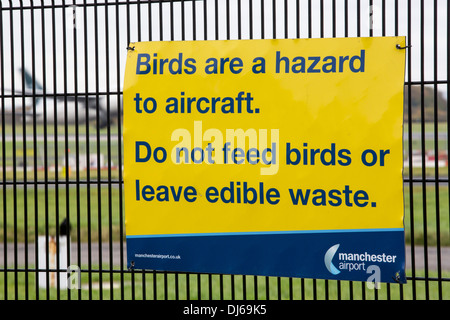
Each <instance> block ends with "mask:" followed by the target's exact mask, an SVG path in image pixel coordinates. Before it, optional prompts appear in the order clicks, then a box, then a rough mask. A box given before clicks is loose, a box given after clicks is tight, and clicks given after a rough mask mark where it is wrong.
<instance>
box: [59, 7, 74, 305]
mask: <svg viewBox="0 0 450 320" xmlns="http://www.w3.org/2000/svg"><path fill="white" fill-rule="evenodd" d="M66 9H67V6H66V1H65V0H64V2H63V8H62V13H61V14H62V25H63V32H62V39H63V86H64V87H63V92H64V159H65V163H64V172H65V177H64V179H65V188H64V191H65V202H66V207H65V217H64V219H65V221H66V226H67V229H66V234H65V238H66V243H67V248H66V255H67V267H68V268H69V266H70V265H72V264H71V256H70V255H71V250H70V249H71V248H70V247H71V242H70V241H71V238H70V231H71V222H70V185H69V178H70V164H69V162H70V159H69V130H68V110H67V93H68V89H67V80H68V74H67V24H66V23H67V21H66ZM72 14H73V12H72ZM73 19H75V17H74V16H73V17H72V24H73V23H74V21H73ZM72 27H73V25H72ZM67 282H68V283H67V287H68V289H67V299H68V300H71V298H72V289H75V288H72V287H71V285H70V283H69V280H67Z"/></svg>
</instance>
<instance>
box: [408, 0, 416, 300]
mask: <svg viewBox="0 0 450 320" xmlns="http://www.w3.org/2000/svg"><path fill="white" fill-rule="evenodd" d="M411 10H412V9H411V0H409V1H408V26H407V28H408V31H407V36H408V40H409V43H411V38H412V37H411V36H412V30H411V25H412V21H411V20H412V19H411ZM407 55H408V64H407V71H408V85H407V88H408V90H407V92H408V159H409V166H408V167H409V216H410V238H411V239H410V242H411V272H412V274H411V276H412V279H411V280H412V295H413V299H415V297H416V282H415V281H416V277H415V272H416V268H415V250H414V247H415V239H414V237H415V234H414V182H413V174H414V172H413V161H412V160H413V157H412V156H413V146H412V131H413V129H412V102H411V98H412V97H411V80H412V75H411V71H412V62H411V50H407Z"/></svg>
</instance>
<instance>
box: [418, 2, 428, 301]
mask: <svg viewBox="0 0 450 320" xmlns="http://www.w3.org/2000/svg"><path fill="white" fill-rule="evenodd" d="M420 107H421V109H420V116H421V119H420V121H421V123H420V124H421V132H420V134H421V149H422V213H423V216H422V217H423V239H424V247H423V250H424V264H425V299H426V300H429V297H430V296H429V279H428V276H429V274H428V230H427V227H428V223H427V221H428V220H427V218H428V217H427V211H428V210H427V183H426V164H425V154H426V145H425V143H426V140H425V139H426V135H425V133H426V128H425V3H424V0H421V1H420Z"/></svg>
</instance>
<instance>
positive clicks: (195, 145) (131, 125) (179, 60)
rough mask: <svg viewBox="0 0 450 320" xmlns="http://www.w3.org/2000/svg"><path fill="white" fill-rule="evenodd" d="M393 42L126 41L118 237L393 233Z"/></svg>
mask: <svg viewBox="0 0 450 320" xmlns="http://www.w3.org/2000/svg"><path fill="white" fill-rule="evenodd" d="M397 44H400V45H401V46H404V45H405V38H404V37H383V38H342V39H294V40H292V39H286V40H236V41H234V40H229V41H183V42H181V41H172V42H143V43H131V44H130V47H133V48H134V49H133V50H129V51H128V57H127V65H126V71H125V84H124V155H125V159H124V180H125V210H126V233H127V236H128V237H137V236H149V235H152V236H155V235H159V236H163V235H195V234H235V233H237V234H242V233H261V232H291V231H293V232H296V231H319V230H367V229H373V230H380V229H382V230H385V229H402V228H403V177H402V167H403V160H402V157H403V152H402V120H403V81H404V61H405V53H404V50H400V49H397V48H396V45H397Z"/></svg>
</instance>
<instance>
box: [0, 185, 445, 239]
mask: <svg viewBox="0 0 450 320" xmlns="http://www.w3.org/2000/svg"><path fill="white" fill-rule="evenodd" d="M448 191H449V190H448V187H447V186H440V187H439V205H438V206H436V189H435V187H434V186H427V187H426V193H425V197H426V199H425V200H426V206H424V205H423V204H424V199H423V197H424V193H423V190H422V186H421V185H416V186H414V188H413V192H412V200H413V202H412V203H413V207H412V208H413V210H412V212H413V221H414V225H413V226H411V210H410V208H411V202H410V197H411V193H410V189H409V187H408V186H406V187H405V189H404V194H405V230H406V241H407V243H410V242H411V230H412V227H413V228H414V243H415V244H416V245H420V244H423V243H424V235H425V231H426V234H427V241H428V245H435V244H436V241H437V234H438V233H437V231H438V230H437V222H439V224H440V230H439V233H440V241H441V245H450V230H449V229H450V228H449V226H450V217H449V207H448V205H449V192H448ZM5 193H6V212H7V215H6V220H5V222H6V230H7V234H6V238H7V241H14V230H15V229H17V239H16V240H17V241H19V242H22V241H24V240H25V235H26V236H27V237H28V242H34V239H35V236H36V234H35V229H36V221H37V232H38V234H39V235H43V234H45V232H46V230H47V228H48V230H49V234H50V235H54V234H56V222H57V221H56V216H57V214H58V221H59V222H61V221H62V220H63V219H64V218H65V217H66V216H68V217H69V220H70V222H71V224H72V233H71V235H72V241H78V237H80V242H86V241H88V239H91V241H98V239H99V237H101V239H102V241H109V236H110V235H111V236H112V239H113V241H118V240H119V239H120V232H119V231H120V225H121V221H123V219H124V218H123V217H121V216H120V215H121V210H120V205H121V203H122V206H123V201H120V190H119V187H118V185H112V186H111V187H108V186H107V185H104V186H102V187H101V188H100V193H99V190H98V188H97V185H96V184H94V185H90V187H89V189H88V187H87V186H81V187H80V188H79V190H78V191H77V188H76V186H75V185H74V186H71V187H69V189H68V190H67V189H66V187H65V186H60V187H59V188H58V190H56V188H55V187H52V188H48V189H47V190H46V189H45V188H44V187H43V186H41V187H38V189H35V188H34V187H33V186H28V188H27V193H26V196H25V190H24V188H23V186H21V187H17V188H16V190H14V188H13V187H12V186H10V187H8V188H7V189H6V190H5ZM35 193H37V197H36V194H35ZM56 193H57V194H58V197H56ZM67 193H68V194H67ZM14 194H15V195H16V196H15V197H14ZM46 194H47V196H46ZM14 198H15V199H16V202H15V201H14ZM77 199H78V200H77ZM3 202H4V198H3V196H0V207H3ZM36 206H37V210H36ZM25 208H26V210H25ZM424 208H426V216H425V217H424ZM436 208H439V212H437V211H436ZM99 213H100V221H99ZM122 214H123V211H122ZM425 220H426V221H425ZM1 221H3V217H2V219H1ZM424 222H426V230H424V225H425V224H424ZM99 225H100V228H99ZM122 226H123V225H122ZM123 227H124V226H123ZM3 229H4V228H3V227H2V228H0V238H1V239H3V237H4V230H3Z"/></svg>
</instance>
